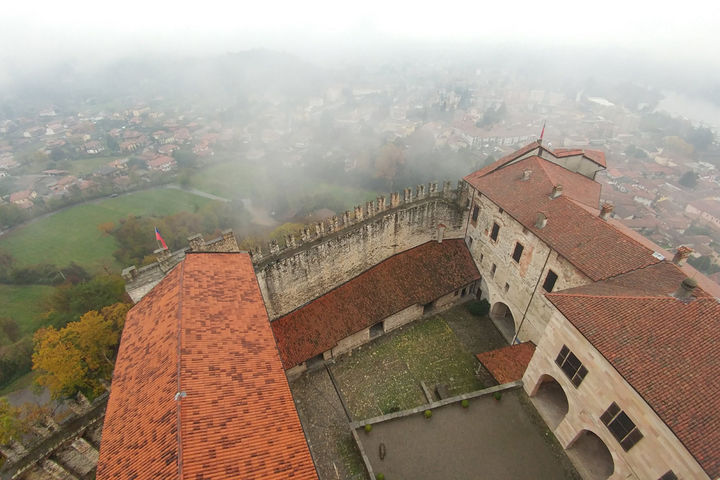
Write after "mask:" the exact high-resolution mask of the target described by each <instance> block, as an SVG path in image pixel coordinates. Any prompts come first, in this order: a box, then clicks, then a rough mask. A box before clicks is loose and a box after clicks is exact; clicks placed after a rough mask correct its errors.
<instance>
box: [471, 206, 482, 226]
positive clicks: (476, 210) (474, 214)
mask: <svg viewBox="0 0 720 480" xmlns="http://www.w3.org/2000/svg"><path fill="white" fill-rule="evenodd" d="M478 215H480V207H479V206H478V205H475V206H474V207H473V211H472V222H473V225H477V219H478Z"/></svg>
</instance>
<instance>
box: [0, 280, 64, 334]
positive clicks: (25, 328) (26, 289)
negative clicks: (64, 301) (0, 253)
mask: <svg viewBox="0 0 720 480" xmlns="http://www.w3.org/2000/svg"><path fill="white" fill-rule="evenodd" d="M53 290H54V287H50V286H45V285H3V284H0V305H2V313H1V314H0V315H2V316H4V317H10V318H12V319H14V320H15V321H16V322H17V324H18V325H19V326H20V334H21V335H26V334H29V333H33V332H34V331H35V330H37V329H38V328H39V327H41V326H42V322H41V321H40V315H41V314H42V313H43V312H44V308H43V304H44V300H45V299H46V298H47V297H48V296H50V295H51V294H52V292H53Z"/></svg>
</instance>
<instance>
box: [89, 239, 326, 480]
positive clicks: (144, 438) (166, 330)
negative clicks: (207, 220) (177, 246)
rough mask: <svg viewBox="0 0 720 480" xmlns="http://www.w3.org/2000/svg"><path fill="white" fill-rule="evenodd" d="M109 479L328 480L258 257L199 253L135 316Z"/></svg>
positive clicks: (101, 468) (119, 374)
mask: <svg viewBox="0 0 720 480" xmlns="http://www.w3.org/2000/svg"><path fill="white" fill-rule="evenodd" d="M178 392H183V393H182V394H181V395H180V396H178V398H177V399H176V394H177V393H178ZM97 478H98V479H101V480H105V479H183V478H186V479H190V478H192V479H212V478H242V479H290V478H292V479H316V478H317V474H316V471H315V467H314V464H313V461H312V458H311V456H310V452H309V449H308V446H307V443H306V441H305V437H304V434H303V430H302V427H301V425H300V420H299V418H298V415H297V412H296V410H295V405H294V403H293V399H292V395H291V393H290V388H289V387H288V384H287V380H286V377H285V372H284V369H283V367H282V364H281V363H280V358H279V356H278V353H277V348H276V345H275V341H274V338H273V335H272V331H271V329H270V325H269V321H268V317H267V313H266V311H265V306H264V303H263V299H262V296H261V294H260V289H259V287H258V284H257V279H256V278H255V273H254V271H253V267H252V262H251V261H250V258H249V256H248V255H247V254H241V253H237V254H227V253H225V254H223V253H190V254H188V255H187V256H186V258H185V260H184V261H183V262H182V263H181V264H180V265H179V266H178V267H176V268H175V269H174V270H173V271H172V272H171V273H170V274H169V275H168V276H167V277H165V279H163V280H162V281H161V282H160V283H159V284H158V285H157V286H156V287H155V288H154V289H153V290H152V291H151V292H150V293H149V294H148V295H147V296H145V297H144V298H143V299H142V301H140V302H139V303H138V304H137V305H136V306H135V307H134V308H133V309H132V310H131V311H130V313H129V314H128V318H127V321H126V324H125V329H124V331H123V337H122V342H121V344H120V351H119V354H118V360H117V363H116V365H115V374H114V378H113V384H112V393H111V395H110V400H109V402H108V407H107V411H106V416H105V425H104V428H103V441H102V446H101V449H100V459H99V462H98V469H97Z"/></svg>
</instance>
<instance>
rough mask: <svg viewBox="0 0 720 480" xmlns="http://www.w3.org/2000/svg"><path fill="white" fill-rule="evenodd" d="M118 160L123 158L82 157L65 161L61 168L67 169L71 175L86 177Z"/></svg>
mask: <svg viewBox="0 0 720 480" xmlns="http://www.w3.org/2000/svg"><path fill="white" fill-rule="evenodd" d="M118 158H123V157H103V156H97V157H83V158H76V159H72V160H67V161H65V162H63V166H66V167H67V170H68V171H69V172H70V173H71V174H72V175H87V174H89V173H92V172H94V171H95V170H97V169H98V168H100V167H102V166H104V165H107V164H108V163H110V162H112V161H113V160H117V159H118Z"/></svg>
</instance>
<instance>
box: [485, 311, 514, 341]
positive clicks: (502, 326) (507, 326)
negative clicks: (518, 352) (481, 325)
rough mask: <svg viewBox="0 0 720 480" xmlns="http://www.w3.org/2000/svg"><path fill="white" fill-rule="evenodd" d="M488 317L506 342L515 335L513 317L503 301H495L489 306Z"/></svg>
mask: <svg viewBox="0 0 720 480" xmlns="http://www.w3.org/2000/svg"><path fill="white" fill-rule="evenodd" d="M490 319H491V320H492V321H493V323H494V324H495V326H496V327H497V329H498V330H499V331H500V333H501V334H502V336H503V337H505V340H507V342H508V343H512V340H513V338H514V337H515V318H513V314H512V311H511V310H510V307H508V306H507V305H506V304H504V303H503V302H495V303H494V304H493V306H492V308H490Z"/></svg>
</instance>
